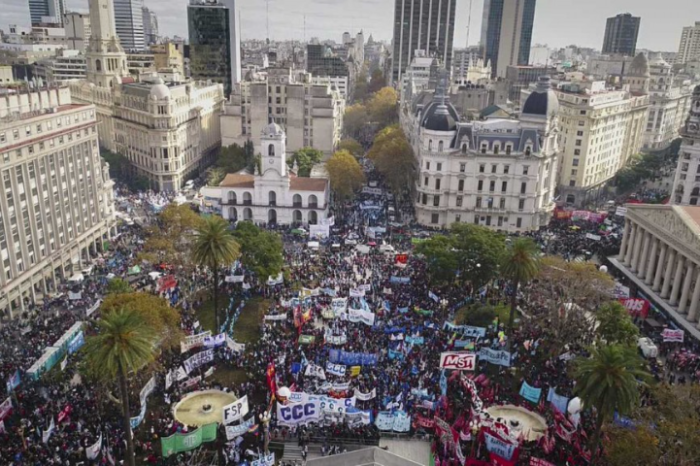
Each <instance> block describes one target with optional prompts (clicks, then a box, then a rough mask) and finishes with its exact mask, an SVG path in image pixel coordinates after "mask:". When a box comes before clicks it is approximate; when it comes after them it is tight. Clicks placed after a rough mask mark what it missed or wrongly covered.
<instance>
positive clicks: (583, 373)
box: [574, 345, 650, 464]
mask: <svg viewBox="0 0 700 466" xmlns="http://www.w3.org/2000/svg"><path fill="white" fill-rule="evenodd" d="M649 377H650V376H649V373H648V372H647V371H646V370H645V368H644V361H643V360H642V359H641V358H640V357H639V355H638V354H637V351H636V349H635V348H634V347H631V346H623V345H604V346H598V347H594V348H592V349H591V356H590V358H579V359H577V360H576V367H575V372H574V378H575V380H576V389H575V393H576V394H577V395H578V396H579V397H580V398H581V401H582V402H583V406H584V407H594V408H595V409H596V412H597V415H596V424H595V433H594V435H593V437H592V439H591V464H593V463H595V461H596V458H597V456H598V451H599V447H600V445H599V444H600V432H601V429H602V427H603V424H604V423H605V422H606V421H609V420H610V419H612V418H613V415H614V413H615V412H616V411H617V412H618V413H619V414H620V415H628V414H630V413H631V411H632V409H633V408H634V407H635V406H636V405H637V403H638V402H639V382H638V381H640V382H643V381H645V380H648V379H649Z"/></svg>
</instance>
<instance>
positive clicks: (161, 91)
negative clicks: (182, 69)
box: [149, 78, 170, 100]
mask: <svg viewBox="0 0 700 466" xmlns="http://www.w3.org/2000/svg"><path fill="white" fill-rule="evenodd" d="M149 95H150V96H151V99H153V100H163V99H169V98H170V89H169V88H168V86H166V85H165V84H164V83H163V80H162V79H160V78H158V79H155V80H153V86H151V92H150V93H149Z"/></svg>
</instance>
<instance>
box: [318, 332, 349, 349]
mask: <svg viewBox="0 0 700 466" xmlns="http://www.w3.org/2000/svg"><path fill="white" fill-rule="evenodd" d="M324 339H325V340H326V343H327V344H329V345H344V344H345V343H347V342H348V335H347V334H346V333H342V334H341V335H333V333H332V330H331V329H329V328H327V329H326V334H325V336H324Z"/></svg>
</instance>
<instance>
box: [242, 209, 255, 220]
mask: <svg viewBox="0 0 700 466" xmlns="http://www.w3.org/2000/svg"><path fill="white" fill-rule="evenodd" d="M243 220H248V221H250V220H253V211H252V210H250V208H249V207H246V208H245V209H244V210H243Z"/></svg>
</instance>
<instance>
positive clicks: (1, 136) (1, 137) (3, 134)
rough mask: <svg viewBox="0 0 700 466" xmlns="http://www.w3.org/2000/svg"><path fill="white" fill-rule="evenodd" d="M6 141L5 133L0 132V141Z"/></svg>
mask: <svg viewBox="0 0 700 466" xmlns="http://www.w3.org/2000/svg"><path fill="white" fill-rule="evenodd" d="M5 141H7V138H6V137H5V133H0V142H5Z"/></svg>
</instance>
